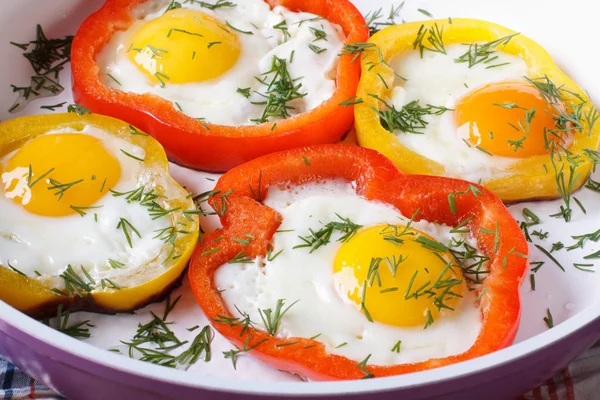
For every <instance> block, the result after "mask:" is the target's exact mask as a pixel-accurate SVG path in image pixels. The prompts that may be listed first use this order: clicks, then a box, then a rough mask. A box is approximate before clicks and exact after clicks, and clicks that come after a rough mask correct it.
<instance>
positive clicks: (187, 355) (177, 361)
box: [121, 296, 214, 368]
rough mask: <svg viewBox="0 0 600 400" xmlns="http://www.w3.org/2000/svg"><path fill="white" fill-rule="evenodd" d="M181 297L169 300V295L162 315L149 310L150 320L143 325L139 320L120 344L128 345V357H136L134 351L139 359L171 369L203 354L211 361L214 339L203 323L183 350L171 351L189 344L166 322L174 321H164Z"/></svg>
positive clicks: (186, 363)
mask: <svg viewBox="0 0 600 400" xmlns="http://www.w3.org/2000/svg"><path fill="white" fill-rule="evenodd" d="M180 299H181V296H179V297H178V298H176V299H175V301H173V302H171V298H170V297H168V298H167V302H166V304H165V311H164V314H163V316H162V317H159V316H158V315H156V314H155V313H154V312H151V315H152V320H150V321H149V322H147V323H146V324H141V323H139V324H138V329H137V331H136V333H135V335H134V336H133V338H132V339H131V340H130V341H129V342H125V341H121V343H123V344H124V345H126V346H127V347H128V355H129V357H131V358H134V357H136V352H137V353H139V355H140V356H139V357H138V358H139V359H140V360H141V361H145V362H149V363H152V364H158V365H162V366H165V367H170V368H176V367H178V366H184V367H186V368H187V367H189V366H190V365H193V364H195V363H196V362H197V361H198V360H200V358H202V356H204V361H205V362H208V361H210V358H211V347H210V346H211V342H212V340H213V338H214V332H213V331H212V329H211V328H210V326H209V325H206V326H205V327H204V328H203V329H202V330H201V331H200V333H199V334H198V335H196V337H195V338H194V340H193V341H192V343H191V344H190V345H189V347H188V348H187V349H186V350H184V351H182V352H181V353H180V354H179V355H177V356H176V355H173V354H171V352H172V351H173V350H175V349H178V348H181V347H183V346H184V345H186V344H187V343H188V341H182V340H180V339H179V338H177V336H176V335H175V333H174V332H173V331H172V330H171V329H170V328H169V325H171V324H173V322H168V321H167V318H168V317H169V314H170V313H171V311H173V309H174V308H175V306H176V305H177V303H178V302H179V300H180ZM149 346H150V347H149Z"/></svg>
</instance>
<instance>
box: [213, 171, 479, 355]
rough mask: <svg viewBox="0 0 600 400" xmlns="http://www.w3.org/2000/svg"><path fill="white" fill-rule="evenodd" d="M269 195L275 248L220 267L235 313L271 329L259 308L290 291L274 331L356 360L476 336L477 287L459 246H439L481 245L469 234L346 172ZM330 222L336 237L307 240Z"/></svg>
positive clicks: (455, 346)
mask: <svg viewBox="0 0 600 400" xmlns="http://www.w3.org/2000/svg"><path fill="white" fill-rule="evenodd" d="M264 204H265V205H267V206H269V207H271V208H273V209H274V210H276V211H277V212H279V213H280V214H281V216H282V223H281V226H280V227H279V229H278V231H277V233H276V234H275V235H274V239H273V242H272V246H273V248H272V250H271V251H270V252H269V254H268V255H267V256H266V257H265V258H260V259H255V260H252V261H251V262H249V263H239V262H234V263H228V264H225V265H222V266H221V267H220V268H219V269H217V271H216V273H215V285H216V288H217V289H218V290H219V291H220V294H221V296H222V298H223V299H224V301H225V303H226V304H227V306H228V308H229V309H230V310H231V311H232V313H234V314H236V315H237V316H240V317H243V315H242V314H241V313H245V314H247V315H248V316H249V317H250V319H251V320H252V321H254V322H255V326H256V327H257V328H258V329H263V326H262V325H261V322H260V321H262V319H261V311H262V310H266V309H271V310H275V307H276V303H277V302H278V300H284V307H283V309H282V310H285V309H286V308H287V307H288V306H291V307H290V308H289V309H288V311H287V312H286V313H285V315H284V316H283V317H282V319H281V321H280V324H279V328H278V330H277V333H276V336H278V337H284V338H288V337H303V338H314V339H315V340H318V341H320V342H322V343H323V344H324V345H325V347H326V349H327V351H328V352H329V353H332V354H339V355H343V356H346V357H348V358H350V359H353V360H357V362H358V361H360V360H363V359H365V357H366V356H367V355H369V354H370V355H371V357H370V359H369V362H370V363H374V364H379V365H392V364H400V363H410V362H418V361H424V360H427V359H430V358H437V357H445V356H449V355H453V354H459V353H462V352H464V351H466V350H467V349H468V348H470V347H471V345H472V344H473V343H474V342H475V339H476V337H477V335H478V333H479V330H480V327H481V313H480V310H479V309H478V307H477V301H476V296H475V294H474V293H473V292H471V290H470V289H472V288H471V287H470V285H467V284H466V281H465V279H464V277H463V275H462V272H461V268H460V267H459V266H458V264H457V262H456V259H455V258H454V256H453V255H452V253H450V252H449V251H448V250H440V248H443V246H441V247H439V246H437V245H438V244H444V246H458V245H459V244H461V245H465V244H468V245H469V246H475V244H474V239H473V238H472V237H471V236H470V234H465V233H455V232H453V231H452V228H451V227H448V226H444V225H439V224H436V223H433V222H427V221H416V220H415V221H411V220H410V219H408V218H405V217H403V216H402V215H401V214H400V213H399V212H398V211H397V210H396V209H394V208H392V207H390V206H388V205H386V204H383V203H379V202H375V201H368V200H366V199H364V198H362V197H360V196H358V195H357V194H356V192H355V189H354V188H353V186H352V185H351V184H349V183H346V182H344V181H337V180H335V181H325V182H319V183H309V184H304V185H301V186H297V187H289V188H271V189H270V190H269V193H268V196H267V198H266V200H265V202H264ZM332 224H338V225H332ZM340 224H341V225H340ZM332 226H338V228H339V229H337V228H336V229H333V230H332V232H331V233H330V235H331V236H327V237H328V240H324V239H321V240H322V242H321V244H320V245H316V246H315V241H314V240H312V242H313V245H312V246H308V245H307V241H309V242H310V241H311V239H310V238H311V237H312V238H315V237H323V236H322V234H323V233H325V235H329V233H327V230H325V231H323V229H324V228H325V229H326V228H327V227H332ZM343 226H345V227H346V228H348V227H354V228H350V229H348V230H344V228H343ZM436 247H439V248H438V250H434V249H435V248H436ZM440 282H444V285H440ZM446 284H448V285H446ZM442 286H444V289H441V287H442ZM436 287H439V289H436ZM445 289H447V290H446V291H444V290H445ZM438 306H439V307H438ZM259 310H261V311H259Z"/></svg>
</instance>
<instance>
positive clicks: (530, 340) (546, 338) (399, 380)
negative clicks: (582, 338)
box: [0, 0, 600, 393]
mask: <svg viewBox="0 0 600 400" xmlns="http://www.w3.org/2000/svg"><path fill="white" fill-rule="evenodd" d="M240 1H243V0H240ZM354 2H355V4H356V5H357V6H358V7H359V8H360V9H361V11H363V12H368V11H371V10H373V9H374V8H379V7H382V8H383V12H384V13H385V12H387V11H388V10H389V6H390V5H391V4H397V2H392V1H390V0H379V1H369V0H354ZM373 3H376V4H375V5H374V4H373ZM101 4H102V1H98V0H87V1H86V0H60V1H53V2H48V1H44V0H21V1H19V2H16V1H15V2H6V4H3V9H2V11H0V32H1V33H2V35H1V37H3V38H4V40H3V41H2V42H0V51H1V53H2V54H3V55H4V62H3V63H2V64H0V92H1V93H2V95H1V96H0V118H1V119H2V120H6V119H8V118H13V117H16V116H20V115H29V114H40V113H46V112H49V111H47V110H43V109H40V108H39V107H40V106H41V105H50V104H57V103H60V102H63V101H65V102H67V103H68V104H70V103H72V102H73V100H72V97H71V95H70V85H69V81H70V76H69V71H68V70H67V71H64V72H63V74H62V75H61V83H62V84H63V85H64V86H65V88H66V90H65V92H64V93H63V94H61V95H60V96H58V97H53V98H47V99H40V100H36V101H33V102H32V103H31V104H29V106H28V107H27V108H25V109H24V110H23V111H22V112H20V113H18V114H9V113H8V112H7V110H8V109H9V108H10V106H11V105H12V103H13V101H14V99H15V96H14V94H12V93H11V88H10V84H15V85H18V86H19V85H26V84H28V77H29V73H30V68H29V64H28V62H27V61H26V60H25V59H24V58H23V57H22V56H21V50H19V49H18V48H16V47H14V46H12V45H10V44H9V43H8V42H9V41H14V42H27V41H29V40H31V39H32V38H33V34H34V29H35V24H36V23H39V24H41V25H42V26H43V27H44V30H45V32H46V34H47V35H48V37H62V36H64V35H66V34H74V33H75V31H76V29H77V26H78V25H79V23H80V22H81V21H82V20H83V19H84V18H85V17H86V16H87V15H89V14H90V13H91V12H92V11H93V10H94V9H96V8H98V7H99V6H100V5H101ZM418 9H426V10H428V11H429V12H430V13H432V14H433V15H434V16H435V17H436V18H446V17H448V16H451V17H471V18H479V19H487V20H490V21H493V22H497V23H500V24H503V25H506V26H507V27H509V28H512V29H515V30H517V31H519V32H522V33H523V34H525V35H527V36H529V37H531V38H533V39H535V40H537V41H538V42H539V43H540V44H541V45H543V46H544V47H545V48H546V49H547V50H548V51H549V52H550V53H551V55H552V56H553V57H554V58H555V60H556V61H557V63H558V65H559V66H560V67H561V69H563V71H565V72H566V73H567V74H569V75H570V76H571V77H572V78H573V79H574V80H575V81H576V82H577V83H578V84H579V85H580V86H582V87H583V88H584V89H587V90H588V91H589V93H590V95H591V97H592V99H593V100H595V102H596V103H598V102H599V101H600V75H599V74H600V73H599V72H598V69H597V66H598V62H599V61H600V55H599V53H598V52H597V51H596V50H595V48H594V47H593V46H594V43H595V42H594V39H593V38H594V37H595V36H596V29H597V26H596V25H597V21H596V19H597V15H600V4H599V3H598V2H591V1H589V0H571V1H570V2H568V3H566V2H564V1H562V0H503V1H502V2H499V1H484V0H430V1H425V0H423V1H419V0H408V1H406V4H405V6H404V9H403V13H402V15H403V18H404V19H405V20H407V21H410V20H417V19H424V18H427V17H425V16H424V15H423V14H422V13H420V12H419V11H418ZM65 110H66V108H63V109H62V111H65ZM59 111H60V110H59ZM172 173H173V175H174V176H175V178H176V179H177V180H179V182H180V183H181V184H183V185H185V186H186V187H187V188H188V190H190V191H192V192H194V193H199V192H202V191H205V190H209V189H211V187H212V185H213V184H214V182H212V181H210V180H207V179H206V178H207V177H209V178H210V177H212V178H215V177H217V176H215V175H210V174H205V173H198V172H193V171H190V170H186V169H184V168H181V167H178V166H176V165H172ZM595 178H596V179H597V180H598V179H600V173H599V174H595ZM575 196H576V197H577V198H578V199H579V200H580V201H581V202H582V203H583V204H584V206H585V207H586V209H587V215H584V214H583V212H582V211H581V210H579V209H578V208H577V207H576V206H574V214H573V220H572V221H571V222H570V223H568V224H565V223H564V221H562V220H559V219H556V218H552V217H549V214H552V213H555V212H556V211H557V210H558V208H559V206H560V204H561V201H558V200H557V201H550V202H537V203H523V204H519V205H515V206H511V207H510V210H511V212H512V214H513V215H514V216H515V218H517V219H521V218H522V216H521V210H522V208H523V207H527V208H529V209H531V210H532V211H534V212H535V213H536V214H537V215H538V216H540V218H541V219H542V221H543V224H541V225H538V226H536V227H535V229H542V230H544V231H548V232H550V234H549V236H548V238H547V239H545V240H544V241H539V240H536V239H537V238H534V242H535V243H539V244H541V245H542V246H543V247H544V248H547V249H549V248H550V247H551V244H552V243H555V242H559V241H560V242H562V243H564V244H565V246H569V245H571V244H573V243H574V242H575V241H574V239H572V238H571V236H573V235H580V234H584V233H589V232H593V231H595V230H597V229H598V228H599V222H600V207H598V205H599V204H600V194H598V193H595V192H592V191H589V190H587V189H582V190H581V191H580V192H578V193H577V194H576V195H575ZM204 226H205V230H210V229H211V227H212V228H214V227H215V226H216V221H214V220H212V221H205V225H204ZM598 249H600V244H598V243H592V242H588V243H586V245H585V248H584V249H583V250H581V249H579V250H574V251H566V250H565V249H562V250H559V251H557V252H554V253H553V255H554V256H555V257H556V258H557V259H558V260H559V262H560V263H561V264H562V265H563V266H564V268H565V270H566V271H565V272H563V271H561V270H560V269H559V267H558V266H557V265H554V264H553V262H552V261H550V260H548V259H547V257H546V256H545V255H543V254H542V253H541V252H540V251H539V250H537V249H536V248H535V247H533V246H532V249H531V261H545V265H544V266H543V267H542V268H541V269H540V270H539V271H538V272H537V273H536V274H535V276H536V278H535V280H536V290H535V291H532V290H531V287H530V283H529V277H527V279H526V280H525V282H524V284H523V286H522V289H521V295H522V299H523V318H522V321H521V325H520V329H519V332H518V335H517V340H516V342H517V343H518V342H523V343H521V344H520V345H518V346H513V347H512V348H509V349H506V350H504V351H501V352H498V353H496V354H494V355H492V356H489V357H483V358H481V359H479V360H473V361H471V362H467V363H462V364H458V365H455V366H451V367H448V368H443V369H440V370H438V371H429V372H424V373H418V374H413V375H411V377H410V379H409V377H396V378H388V379H385V380H377V381H380V382H381V383H380V384H377V383H376V382H375V383H372V382H369V383H353V384H352V385H353V386H352V387H356V389H357V390H359V389H368V388H374V387H381V388H393V387H405V388H406V387H408V386H411V385H413V384H416V383H417V382H421V383H426V382H428V381H431V382H433V381H437V380H439V379H446V378H449V377H456V376H460V375H461V374H468V373H472V372H473V371H476V370H477V369H482V368H487V367H491V366H494V365H498V364H500V363H502V362H504V361H509V360H514V359H518V358H519V357H521V356H523V355H526V354H529V353H531V352H533V351H535V350H536V349H539V348H542V347H545V346H546V345H548V344H551V343H553V342H555V341H556V340H558V339H560V338H561V337H563V336H565V335H566V334H569V333H572V332H574V331H576V330H577V329H578V328H579V327H581V326H583V325H585V324H586V323H588V322H590V321H591V320H592V319H593V318H594V316H595V313H597V311H598V308H599V307H598V305H599V304H600V301H598V300H599V299H600V290H598V287H599V285H600V282H599V279H600V272H598V273H589V272H582V271H580V270H577V269H575V268H574V267H573V263H580V262H582V261H583V256H585V255H587V254H590V253H592V252H595V251H597V250H598ZM591 261H592V262H594V260H591ZM588 262H589V261H588ZM180 294H181V295H183V297H182V301H181V302H180V304H179V305H178V306H177V308H176V309H175V311H173V313H172V314H171V316H172V319H173V320H175V321H176V324H174V325H173V326H172V329H173V331H174V332H175V333H176V334H177V336H178V337H179V338H181V339H187V340H191V339H193V337H194V336H195V333H194V332H192V333H190V332H188V331H187V330H186V328H189V327H192V326H195V325H200V326H203V325H205V324H207V323H208V321H207V320H206V318H205V317H204V316H203V314H202V312H201V311H200V309H199V308H198V307H197V306H196V304H195V302H194V299H193V296H192V294H191V292H190V290H189V286H188V285H187V283H185V284H184V285H183V286H182V287H181V288H179V289H177V290H176V291H175V292H174V293H173V295H172V296H175V297H176V296H179V295H180ZM163 309H164V304H154V305H151V306H149V307H146V308H145V309H143V310H139V311H137V312H136V313H135V314H131V315H116V316H106V315H95V314H89V313H78V314H76V315H74V316H72V321H77V320H84V319H90V320H91V321H92V323H93V324H94V325H96V327H95V328H92V337H91V338H90V339H88V340H85V341H84V342H85V343H86V344H88V345H91V346H84V347H81V346H82V343H77V342H75V341H74V340H73V339H70V338H68V337H65V336H63V335H61V334H60V333H57V332H54V331H50V330H48V329H46V328H44V327H43V326H41V325H40V326H38V325H37V324H35V323H32V322H31V321H30V320H29V319H28V318H26V317H24V316H21V315H19V314H16V313H14V312H10V314H11V320H8V321H7V322H9V323H11V324H13V325H14V326H19V327H20V329H24V330H25V331H26V333H28V334H31V335H34V336H39V332H43V336H44V339H43V340H44V342H46V343H50V344H53V345H55V346H56V347H58V348H64V349H70V350H71V351H73V352H75V353H77V352H79V351H81V352H83V353H86V354H87V357H89V358H90V359H93V360H96V361H99V362H102V363H103V364H107V365H110V366H112V367H113V368H119V369H121V368H125V369H127V370H129V371H132V370H136V371H138V373H142V374H146V373H147V374H153V375H160V376H162V377H163V378H164V379H169V380H170V381H171V382H180V383H183V382H185V383H186V384H190V385H194V384H196V385H208V386H211V385H213V384H214V382H229V383H228V384H227V385H226V387H231V388H233V387H235V388H237V389H239V390H244V389H245V388H246V389H248V390H252V388H255V389H256V387H257V386H256V385H257V383H252V382H257V381H298V378H296V377H295V376H292V375H289V374H287V373H283V372H279V371H275V370H272V369H270V368H268V367H266V366H264V365H262V364H260V363H258V362H256V361H254V360H253V359H252V358H251V357H248V356H244V355H242V356H240V357H239V361H238V366H237V370H234V369H233V367H232V364H231V361H230V360H227V359H224V358H223V356H222V354H221V352H223V351H227V350H230V349H231V348H232V347H233V346H231V345H230V344H229V343H228V342H227V341H226V340H225V339H224V338H222V337H220V336H219V335H218V334H217V336H216V338H215V340H214V342H213V345H212V351H213V359H212V361H211V362H210V363H203V362H199V363H197V364H195V365H194V366H192V367H191V368H190V369H189V370H188V371H172V370H167V369H158V367H156V366H153V365H147V364H142V363H140V362H138V361H134V360H127V359H125V358H123V357H118V356H116V355H114V354H111V353H108V352H102V351H99V350H98V349H97V348H96V347H99V348H114V347H115V346H118V345H119V341H120V340H128V339H130V338H131V337H132V336H133V334H134V333H135V331H136V327H137V324H138V322H142V323H144V322H146V321H148V320H149V319H150V317H149V315H150V314H149V313H150V311H156V310H163ZM547 309H550V310H551V312H552V315H553V318H554V323H555V325H559V324H560V325H559V326H557V327H556V328H554V329H553V330H552V332H548V327H547V325H546V323H545V322H544V321H543V318H544V317H545V316H546V312H547ZM3 310H4V313H2V312H3ZM7 313H9V310H8V307H7V306H6V305H5V304H0V331H1V330H2V321H1V319H2V318H4V315H6V314H7ZM574 316H576V318H573V317H574ZM570 318H571V319H570ZM565 321H566V322H565ZM38 329H39V331H38ZM93 346H95V347H93ZM13 358H14V357H13ZM209 377H221V378H224V379H226V381H213V380H212V379H214V378H209ZM238 380H239V381H247V382H246V383H239V384H238V383H236V381H238ZM248 381H252V382H248ZM230 385H232V386H230ZM244 385H247V386H244ZM356 385H363V386H356ZM374 385H375V386H374ZM377 385H378V386H377ZM308 386H312V387H311V388H308ZM292 387H296V389H291V388H292ZM278 388H280V389H281V388H282V387H280V386H278ZM298 388H299V386H295V385H294V386H290V389H289V390H290V392H292V393H298V392H300V391H305V390H306V391H307V392H313V390H317V391H320V390H321V389H323V388H324V386H321V385H320V384H319V385H314V384H308V385H305V384H303V385H302V388H303V389H298ZM317 388H321V389H317ZM338 388H339V390H341V389H342V386H338ZM282 390H283V389H282ZM323 390H325V392H329V393H331V392H335V391H336V389H334V386H329V387H327V389H323ZM283 391H284V392H285V391H287V390H283Z"/></svg>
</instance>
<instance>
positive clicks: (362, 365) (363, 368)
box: [354, 354, 375, 379]
mask: <svg viewBox="0 0 600 400" xmlns="http://www.w3.org/2000/svg"><path fill="white" fill-rule="evenodd" d="M369 358H371V355H370V354H369V355H368V356H367V357H365V359H364V360H362V361H361V362H359V363H358V364H356V365H355V366H354V368H360V371H361V372H362V373H363V374H364V376H363V377H362V378H361V379H371V378H375V375H373V374H372V373H371V372H370V371H369V370H368V369H367V363H368V362H369Z"/></svg>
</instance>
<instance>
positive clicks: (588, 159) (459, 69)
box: [355, 19, 600, 202]
mask: <svg viewBox="0 0 600 400" xmlns="http://www.w3.org/2000/svg"><path fill="white" fill-rule="evenodd" d="M361 50H362V52H361V62H362V69H363V75H362V77H361V82H360V85H359V88H358V94H357V97H358V98H360V99H362V103H360V104H358V105H357V106H356V107H355V118H356V129H357V139H358V142H359V144H360V145H361V146H365V147H369V148H373V149H376V150H378V151H380V152H382V153H383V154H385V155H386V156H388V157H389V158H391V159H392V160H393V161H394V162H395V163H396V165H398V167H400V169H401V170H402V171H404V172H405V173H409V174H428V175H442V176H450V177H456V178H462V179H467V180H470V181H474V182H481V183H482V184H483V185H484V186H486V187H487V188H489V189H491V190H492V191H493V192H495V193H496V194H497V195H498V196H499V197H501V198H502V199H503V200H504V201H508V202H512V201H519V200H527V199H538V198H557V197H561V196H562V197H565V195H568V193H570V192H572V191H573V190H576V189H577V188H579V187H580V186H581V185H582V184H583V182H584V181H585V178H586V177H587V175H588V174H589V172H590V170H591V168H592V165H593V160H594V159H595V158H597V153H596V149H597V148H598V143H599V139H600V124H596V121H597V119H598V112H597V111H596V109H595V108H594V106H593V105H592V103H591V102H590V100H589V98H588V97H587V95H586V93H585V92H584V91H583V90H581V89H580V88H579V87H578V86H577V85H576V84H575V83H574V82H573V81H572V80H571V79H569V78H568V77H567V76H566V75H565V74H563V73H562V72H561V71H560V70H559V69H558V68H557V67H556V65H555V64H554V62H553V61H552V59H551V58H550V56H549V55H548V53H547V52H546V51H545V50H544V49H543V48H542V47H540V46H539V45H538V44H537V43H535V42H534V41H532V40H531V39H528V38H526V37H525V36H523V35H521V34H519V33H516V32H514V31H511V30H509V29H507V28H504V27H502V26H499V25H496V24H493V23H489V22H485V21H478V20H469V19H450V20H436V21H427V22H414V23H407V24H403V25H398V26H392V27H389V28H386V29H383V30H382V31H380V32H378V33H377V34H375V35H374V36H373V37H372V38H371V40H370V42H369V43H367V44H365V45H364V46H363V48H362V49H361Z"/></svg>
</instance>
